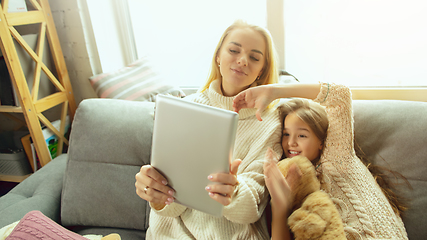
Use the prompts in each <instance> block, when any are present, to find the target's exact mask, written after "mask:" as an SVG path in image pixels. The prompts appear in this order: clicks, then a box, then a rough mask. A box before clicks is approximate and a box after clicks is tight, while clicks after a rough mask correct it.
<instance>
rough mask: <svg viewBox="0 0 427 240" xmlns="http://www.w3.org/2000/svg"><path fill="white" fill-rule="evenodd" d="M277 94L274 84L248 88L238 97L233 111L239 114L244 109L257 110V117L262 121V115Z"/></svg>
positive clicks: (235, 99) (234, 101)
mask: <svg viewBox="0 0 427 240" xmlns="http://www.w3.org/2000/svg"><path fill="white" fill-rule="evenodd" d="M275 92H276V91H275V87H274V86H273V84H269V85H262V86H257V87H252V88H248V89H246V90H245V91H242V92H240V93H239V94H237V95H236V97H235V98H234V100H233V110H234V111H235V112H237V113H238V112H239V111H240V110H241V109H243V108H256V109H257V111H256V117H257V119H258V120H259V121H262V119H261V113H262V112H263V111H264V110H265V109H266V108H267V106H268V105H269V104H270V103H271V102H272V101H274V100H275V99H276V97H275Z"/></svg>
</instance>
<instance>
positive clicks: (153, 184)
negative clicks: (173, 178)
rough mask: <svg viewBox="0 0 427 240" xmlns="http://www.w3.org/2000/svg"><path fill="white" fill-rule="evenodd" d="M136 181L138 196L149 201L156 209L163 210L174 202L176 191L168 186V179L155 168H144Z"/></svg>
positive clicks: (146, 166) (149, 166) (147, 166)
mask: <svg viewBox="0 0 427 240" xmlns="http://www.w3.org/2000/svg"><path fill="white" fill-rule="evenodd" d="M135 179H136V182H135V187H136V194H138V196H139V197H140V198H142V199H144V200H147V201H149V202H150V203H151V204H153V206H154V207H155V208H156V209H158V210H159V209H162V208H163V207H164V206H165V205H169V204H171V203H172V202H173V201H174V197H173V194H174V190H173V189H172V188H170V187H168V186H167V184H168V183H167V181H166V178H165V177H164V176H163V175H161V174H160V173H159V172H158V171H157V170H156V169H155V168H154V167H153V166H151V165H144V166H142V167H141V169H140V171H139V172H138V173H137V174H136V175H135Z"/></svg>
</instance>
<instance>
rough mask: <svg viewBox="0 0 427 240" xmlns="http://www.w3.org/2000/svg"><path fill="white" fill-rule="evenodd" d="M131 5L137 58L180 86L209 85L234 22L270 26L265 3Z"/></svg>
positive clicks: (133, 0) (132, 1)
mask: <svg viewBox="0 0 427 240" xmlns="http://www.w3.org/2000/svg"><path fill="white" fill-rule="evenodd" d="M128 2H129V10H130V15H131V20H132V25H133V29H134V35H135V42H136V48H137V51H138V57H143V56H148V57H149V59H150V61H151V62H152V64H153V65H154V67H155V68H156V70H157V71H158V72H160V73H161V74H162V75H164V77H166V78H167V79H168V81H170V82H172V83H175V84H177V85H179V86H181V87H198V86H200V85H202V84H203V83H204V82H205V81H206V78H207V76H208V71H209V67H210V63H211V60H212V57H213V54H214V50H215V47H216V45H217V43H218V41H219V38H220V37H221V35H222V33H223V31H224V30H225V29H226V28H227V27H228V26H229V25H231V24H232V23H233V22H234V21H235V20H236V19H243V20H245V21H247V22H248V23H253V24H257V25H260V26H263V27H265V26H266V1H265V0H263V1H261V0H249V1H248V0H246V1H245V0H215V1H200V0H184V1H141V0H128Z"/></svg>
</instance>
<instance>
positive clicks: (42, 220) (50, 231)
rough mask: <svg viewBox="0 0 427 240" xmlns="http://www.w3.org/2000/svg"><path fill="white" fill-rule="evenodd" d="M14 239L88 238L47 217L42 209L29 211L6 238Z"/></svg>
mask: <svg viewBox="0 0 427 240" xmlns="http://www.w3.org/2000/svg"><path fill="white" fill-rule="evenodd" d="M12 239H14V240H15V239H20V240H21V239H26V240H38V239H44V240H48V239H59V240H61V239H70V240H71V239H76V240H80V239H82V240H88V239H87V238H85V237H82V236H80V235H78V234H77V233H74V232H72V231H70V230H68V229H66V228H64V227H62V226H61V225H59V224H58V223H56V222H55V221H53V220H51V219H50V218H48V217H46V216H45V215H43V213H41V212H40V211H31V212H29V213H27V214H26V215H25V216H24V217H23V218H22V219H21V221H19V223H18V225H16V227H15V228H14V229H13V231H12V233H11V234H10V235H9V236H8V237H7V238H6V240H12Z"/></svg>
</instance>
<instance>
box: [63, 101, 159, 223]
mask: <svg viewBox="0 0 427 240" xmlns="http://www.w3.org/2000/svg"><path fill="white" fill-rule="evenodd" d="M153 111H154V103H152V102H136V101H135V102H134V101H125V100H113V99H88V100H84V101H82V102H81V103H80V105H79V107H78V109H77V111H76V114H75V118H74V121H73V124H72V131H71V134H70V146H69V151H68V156H69V159H68V164H67V169H66V172H65V176H64V186H63V191H62V206H61V220H62V224H63V225H64V226H94V227H112V228H125V229H139V230H145V229H147V227H148V214H149V205H148V204H147V202H146V201H145V200H142V199H141V198H140V197H139V196H138V195H137V194H136V192H135V174H136V173H137V172H138V171H139V169H140V167H141V166H142V165H144V164H148V163H149V162H150V154H151V136H152V128H153Z"/></svg>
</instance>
